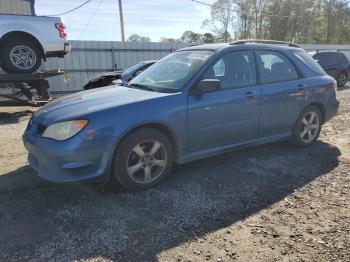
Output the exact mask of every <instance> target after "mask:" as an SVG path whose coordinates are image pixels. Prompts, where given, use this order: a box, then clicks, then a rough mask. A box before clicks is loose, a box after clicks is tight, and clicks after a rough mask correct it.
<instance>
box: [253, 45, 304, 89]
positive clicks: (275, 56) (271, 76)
mask: <svg viewBox="0 0 350 262" xmlns="http://www.w3.org/2000/svg"><path fill="white" fill-rule="evenodd" d="M256 56H257V62H258V67H259V73H260V81H261V83H262V84H268V83H277V82H285V81H291V80H295V79H298V74H297V71H296V70H295V68H294V66H293V64H292V63H291V62H290V61H289V60H288V58H287V57H285V56H284V55H283V54H281V53H279V52H274V51H256Z"/></svg>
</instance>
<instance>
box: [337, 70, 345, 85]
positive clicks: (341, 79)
mask: <svg viewBox="0 0 350 262" xmlns="http://www.w3.org/2000/svg"><path fill="white" fill-rule="evenodd" d="M346 82H347V79H346V75H345V74H344V73H342V74H340V75H339V76H338V85H339V86H340V87H343V86H345V84H346Z"/></svg>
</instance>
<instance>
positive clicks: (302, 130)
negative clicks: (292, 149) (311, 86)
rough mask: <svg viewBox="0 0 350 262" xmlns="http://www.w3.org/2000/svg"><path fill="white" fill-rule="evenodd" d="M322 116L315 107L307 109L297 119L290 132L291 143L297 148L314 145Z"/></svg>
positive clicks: (318, 133) (319, 130)
mask: <svg viewBox="0 0 350 262" xmlns="http://www.w3.org/2000/svg"><path fill="white" fill-rule="evenodd" d="M321 126H322V114H321V112H320V110H319V109H318V108H317V107H316V106H309V107H307V108H306V109H305V110H304V111H303V112H302V113H301V114H300V116H299V117H298V120H297V122H296V123H295V125H294V127H293V130H292V139H291V142H292V143H293V144H294V145H296V146H299V147H307V146H310V145H312V144H314V143H315V141H316V140H317V138H318V137H319V135H320V132H321Z"/></svg>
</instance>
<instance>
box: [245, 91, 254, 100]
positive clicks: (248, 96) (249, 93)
mask: <svg viewBox="0 0 350 262" xmlns="http://www.w3.org/2000/svg"><path fill="white" fill-rule="evenodd" d="M245 97H246V98H254V97H255V94H254V93H253V92H250V91H249V92H246V93H245Z"/></svg>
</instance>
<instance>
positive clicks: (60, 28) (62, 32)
mask: <svg viewBox="0 0 350 262" xmlns="http://www.w3.org/2000/svg"><path fill="white" fill-rule="evenodd" d="M55 27H56V28H57V30H58V32H59V33H60V37H61V38H66V37H67V31H66V26H65V25H64V24H63V23H57V24H55Z"/></svg>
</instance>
